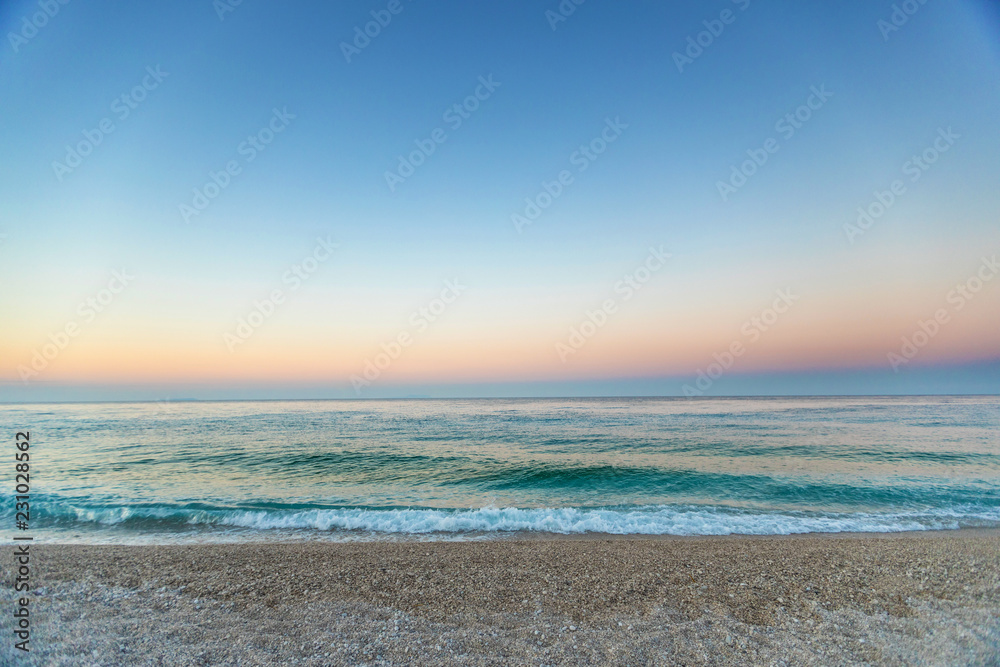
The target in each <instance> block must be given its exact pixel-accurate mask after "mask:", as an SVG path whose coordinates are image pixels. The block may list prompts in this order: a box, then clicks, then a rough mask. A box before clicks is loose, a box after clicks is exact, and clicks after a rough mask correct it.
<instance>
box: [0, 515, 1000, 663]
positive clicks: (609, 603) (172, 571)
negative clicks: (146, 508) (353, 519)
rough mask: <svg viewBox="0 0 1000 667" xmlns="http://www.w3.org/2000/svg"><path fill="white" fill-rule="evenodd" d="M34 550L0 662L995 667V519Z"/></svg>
mask: <svg viewBox="0 0 1000 667" xmlns="http://www.w3.org/2000/svg"><path fill="white" fill-rule="evenodd" d="M0 552H2V553H0V559H2V560H0V562H2V563H3V565H4V568H3V569H4V580H3V587H4V593H5V599H7V600H12V599H13V598H14V592H13V590H12V588H11V586H12V581H11V574H10V573H11V571H12V569H11V565H12V563H13V554H12V552H13V549H12V548H11V547H7V546H5V547H3V548H2V549H0ZM31 553H32V575H31V576H32V579H33V581H34V583H35V585H36V586H37V587H39V588H37V589H36V590H35V598H34V600H33V601H32V603H31V605H32V607H31V608H32V642H31V644H32V652H31V654H30V659H29V660H24V656H23V655H22V654H21V652H16V651H14V649H13V646H12V644H13V642H12V641H11V640H10V638H9V635H10V630H9V626H8V623H9V620H6V622H5V623H4V626H5V628H8V629H5V631H4V633H3V634H4V635H7V636H8V638H6V639H5V640H4V645H3V647H2V648H0V658H2V660H0V662H4V663H5V664H8V663H10V662H11V661H12V660H15V659H16V660H17V661H18V662H19V663H22V662H23V663H24V664H46V665H49V664H55V665H61V664H65V665H71V664H72V665H78V664H101V665H131V664H150V665H179V664H205V665H271V664H302V665H327V664H332V665H357V664H372V665H375V664H421V665H425V664H430V665H434V664H462V665H509V664H534V665H539V664H593V665H605V664H613V665H614V664H620V665H646V664H655V665H658V664H664V665H668V664H722V665H728V664H771V663H777V664H817V665H820V664H822V665H829V664H845V663H853V662H863V663H875V664H898V665H903V664H914V663H920V664H935V665H937V664H940V665H955V664H998V661H1000V532H998V531H940V532H933V533H908V534H896V535H810V536H789V537H743V536H740V537H735V536H734V537H699V538H645V537H610V536H588V537H585V538H566V537H559V536H518V537H516V538H514V539H504V540H494V541H475V542H354V543H336V544H332V543H287V544H263V543H255V544H240V545H193V546H155V547H151V546H71V545H41V544H37V545H33V546H32V548H31ZM3 617H4V618H5V619H10V615H9V614H8V613H5V614H4V616H3Z"/></svg>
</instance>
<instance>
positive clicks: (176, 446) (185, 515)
mask: <svg viewBox="0 0 1000 667" xmlns="http://www.w3.org/2000/svg"><path fill="white" fill-rule="evenodd" d="M0 424H3V425H5V427H6V428H5V430H6V431H7V436H5V437H6V439H7V440H8V441H9V442H8V445H7V446H6V447H7V449H8V453H7V455H4V456H3V459H5V460H7V461H8V465H6V466H3V468H6V470H7V472H6V473H3V474H2V475H0V486H2V493H3V495H4V502H3V506H2V511H0V514H2V517H0V529H2V530H3V532H4V533H6V537H9V536H10V535H11V534H13V533H15V532H17V531H16V530H15V529H14V525H15V505H14V501H15V499H14V495H15V487H14V483H15V480H14V475H15V471H14V465H15V463H14V454H15V433H16V432H17V431H28V432H29V433H30V493H29V496H30V500H29V502H30V522H29V526H28V528H27V529H26V530H27V531H28V532H30V534H31V535H32V536H33V538H34V539H35V541H36V543H37V542H50V543H56V542H58V543H88V544H98V543H101V544H106V543H124V544H174V543H192V542H199V543H201V542H247V541H250V542H253V541H260V542H265V541H266V542H275V541H302V540H326V541H355V540H484V539H486V540H488V539H504V538H508V537H512V536H519V535H520V536H524V535H525V534H560V535H581V534H588V533H590V534H614V535H730V534H741V535H772V534H782V535H783V534H792V533H839V532H845V531H849V532H898V531H929V530H954V529H959V528H983V527H997V526H1000V397H995V396H993V397H861V398H858V397H852V398H826V397H823V398H717V399H716V398H713V399H709V398H704V399H686V398H569V399H470V400H432V399H426V400H322V401H319V400H317V401H306V400H303V401H233V402H223V401H218V402H215V401H212V402H209V401H159V402H137V403H67V404H37V405H23V404H4V405H0ZM4 477H7V478H9V479H6V480H4Z"/></svg>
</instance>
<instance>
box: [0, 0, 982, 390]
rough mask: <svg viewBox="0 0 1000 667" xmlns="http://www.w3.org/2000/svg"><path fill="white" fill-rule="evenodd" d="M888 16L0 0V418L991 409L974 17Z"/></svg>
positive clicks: (755, 5) (735, 9)
mask: <svg viewBox="0 0 1000 667" xmlns="http://www.w3.org/2000/svg"><path fill="white" fill-rule="evenodd" d="M571 4H572V3H563V6H564V7H566V6H569V5H571ZM677 4H681V5H683V6H676V5H677ZM904 4H905V3H904ZM913 4H914V5H915V6H917V7H918V8H917V10H916V12H915V13H913V14H912V15H907V16H905V17H903V18H901V17H900V16H896V17H895V20H896V23H897V24H899V25H896V24H893V23H892V21H893V20H894V18H893V11H894V10H893V3H892V2H888V1H885V2H882V1H879V2H862V1H861V0H849V1H846V2H840V3H833V4H829V5H826V6H819V5H815V4H813V3H806V4H804V3H795V2H791V1H790V0H788V1H781V2H770V3H764V2H758V1H757V0H736V1H730V0H718V1H715V2H709V3H706V2H687V3H635V2H626V3H601V2H596V1H591V2H585V3H583V4H582V5H579V6H576V5H572V6H575V7H576V9H575V11H574V12H573V13H572V14H571V15H569V16H563V15H561V14H559V13H558V12H559V11H560V10H559V7H560V5H559V3H558V2H556V1H555V0H552V1H550V2H520V1H516V2H502V3H501V2H493V3H482V2H480V3H468V2H457V1H456V2H438V3H426V2H410V1H409V0H399V1H398V2H390V1H382V0H379V1H377V2H348V3H335V4H328V3H318V2H315V3H294V4H292V5H287V4H277V3H264V2H259V1H254V0H245V1H244V2H242V3H241V4H239V5H235V6H231V5H229V4H226V0H219V2H216V3H215V4H214V5H213V3H212V2H210V1H209V0H198V1H194V0H189V1H183V2H174V3H169V4H160V5H156V6H153V5H149V4H146V3H140V4H129V5H119V4H117V3H110V2H88V3H82V2H81V3H69V4H67V5H58V12H57V13H56V14H55V15H53V16H45V17H44V21H39V20H38V19H37V18H33V17H34V16H35V15H37V14H39V12H43V10H42V9H40V8H39V7H40V6H39V4H38V3H37V2H28V1H24V2H21V1H13V2H5V3H3V4H2V5H0V27H2V28H3V31H2V32H3V34H4V44H3V45H2V47H0V90H2V91H3V93H4V94H3V95H0V118H2V119H3V128H2V129H0V155H2V156H3V158H2V160H0V202H2V204H0V235H2V236H0V285H2V289H0V401H45V400H107V399H132V398H134V399H143V400H158V399H159V400H163V399H168V398H170V399H178V398H187V397H191V398H244V397H247V398H282V397H293V398H297V397H303V398H304V397H345V398H353V397H362V398H365V397H384V396H411V395H419V396H491V395H528V396H537V395H581V394H582V395H647V394H662V395H683V394H684V393H685V387H687V388H688V391H687V393H689V394H691V393H695V394H696V395H720V394H772V393H773V394H787V393H811V394H818V393H935V392H942V393H997V392H1000V335H998V331H1000V267H997V265H996V258H997V257H998V255H1000V187H998V185H1000V179H998V175H1000V174H998V172H1000V132H998V130H997V127H998V126H997V119H998V118H1000V85H998V84H1000V10H998V9H997V7H996V5H995V3H991V2H987V1H986V0H967V1H960V0H935V2H929V3H927V4H924V5H918V4H917V3H913ZM394 12H395V13H394ZM547 12H548V13H547ZM387 17H388V18H387ZM904 18H905V20H903V19H904ZM563 19H565V20H563ZM380 20H381V21H382V23H384V24H385V25H379V24H378V23H377V22H378V21H380ZM33 21H34V23H33ZM371 22H376V23H371ZM37 23H42V25H41V27H37V25H36V24H37ZM368 23H371V24H370V25H369V26H368V29H369V32H370V33H374V34H375V36H374V37H369V36H364V30H365V29H366V24H368ZM887 26H891V28H889V27H887ZM356 28H357V30H356ZM892 28H898V29H892ZM699 33H702V35H699ZM713 33H718V34H713ZM359 35H362V36H361V37H359ZM689 37H690V38H691V40H690V41H689V39H688V38H689ZM699 40H701V42H702V44H703V46H699V45H698V42H699ZM456 105H457V106H456ZM796 114H798V116H797V117H796ZM754 160H756V162H754ZM741 168H742V169H743V170H744V173H743V174H740V173H739V170H740V169H741ZM734 170H735V171H736V175H735V176H734ZM746 173H749V174H750V175H749V176H746V175H745V174H746ZM720 183H721V184H722V185H720ZM880 199H881V202H880ZM535 207H537V209H536V208H535ZM859 209H861V210H862V211H864V210H867V211H868V212H869V214H871V217H870V218H868V219H867V220H865V219H862V223H863V224H862V225H860V226H859V225H858V220H859ZM536 214H537V215H536ZM869 221H870V222H869ZM904 339H905V340H904ZM407 341H408V342H407ZM908 346H911V347H908ZM734 350H741V351H740V352H738V353H734V352H733V351H734ZM910 351H912V354H910ZM728 355H732V358H731V359H730V358H729V356H728ZM890 355H895V356H890ZM893 359H895V361H893ZM713 364H715V366H714V367H713V366H712V365H713ZM894 366H895V367H894ZM717 370H718V371H721V372H716V371H717ZM699 373H702V374H703V376H700V375H699ZM709 375H714V376H715V377H714V378H713V377H709ZM699 377H704V378H708V379H707V380H705V379H702V380H701V381H700V383H699Z"/></svg>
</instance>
